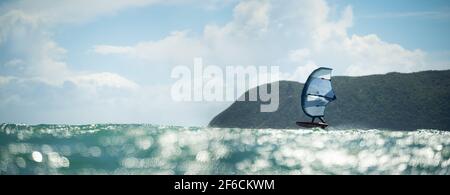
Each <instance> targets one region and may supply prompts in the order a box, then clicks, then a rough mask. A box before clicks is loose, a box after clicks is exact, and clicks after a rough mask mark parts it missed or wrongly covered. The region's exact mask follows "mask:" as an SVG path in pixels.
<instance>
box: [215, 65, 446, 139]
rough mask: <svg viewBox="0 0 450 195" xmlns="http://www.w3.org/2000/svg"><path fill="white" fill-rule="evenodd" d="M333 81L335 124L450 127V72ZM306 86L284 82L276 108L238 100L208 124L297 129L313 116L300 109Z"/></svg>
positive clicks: (330, 116) (328, 115)
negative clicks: (270, 109) (267, 110)
mask: <svg viewBox="0 0 450 195" xmlns="http://www.w3.org/2000/svg"><path fill="white" fill-rule="evenodd" d="M332 83H333V88H334V90H335V93H336V96H337V100H336V101H334V102H332V103H330V104H329V106H328V107H327V109H326V111H325V119H326V121H327V122H328V123H329V124H330V126H332V127H336V128H339V127H342V128H367V129H369V128H378V129H392V130H415V129H441V130H450V102H449V101H450V70H447V71H425V72H417V73H408V74H402V73H389V74H385V75H371V76H362V77H346V76H336V77H333V79H332ZM302 88H303V84H301V83H297V82H291V81H280V82H279V89H280V91H279V92H280V104H279V108H278V110H277V111H276V112H270V113H262V112H260V104H261V102H260V101H257V102H250V101H243V102H234V103H233V104H232V105H231V106H230V107H228V108H227V109H226V110H224V111H223V112H222V113H220V114H218V115H217V116H216V117H214V118H213V120H212V121H211V122H210V124H209V125H210V126H213V127H239V128H298V127H297V126H296V125H295V122H296V121H308V120H310V119H309V118H308V117H306V116H305V115H304V114H303V112H302V110H301V108H300V95H301V90H302ZM251 90H257V88H254V89H251ZM246 93H247V94H248V92H246Z"/></svg>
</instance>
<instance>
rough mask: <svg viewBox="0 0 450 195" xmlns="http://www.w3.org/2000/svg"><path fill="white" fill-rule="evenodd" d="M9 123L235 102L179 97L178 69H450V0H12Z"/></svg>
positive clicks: (7, 30) (5, 4)
mask: <svg viewBox="0 0 450 195" xmlns="http://www.w3.org/2000/svg"><path fill="white" fill-rule="evenodd" d="M0 26H1V28H0V97H1V100H0V110H1V111H0V122H20V123H103V122H124V123H127V122H137V123H158V124H179V125H206V124H207V122H208V121H209V120H210V119H211V118H212V117H213V116H214V115H215V114H216V113H218V112H220V111H221V110H223V109H224V108H226V106H228V105H229V104H230V102H200V103H196V102H185V103H179V102H173V101H172V100H171V98H170V93H169V91H170V87H171V85H172V84H173V82H174V80H173V79H172V78H170V72H171V70H172V69H173V68H174V67H175V66H176V65H188V66H189V65H192V60H193V58H194V57H202V58H203V59H204V62H205V63H206V65H209V64H214V65H218V66H220V67H224V66H235V65H254V66H269V65H277V66H280V69H281V71H282V72H283V74H282V78H281V79H285V80H294V81H299V82H304V80H305V79H306V76H307V75H308V74H309V73H310V72H311V70H312V69H314V68H317V67H319V66H329V67H332V68H333V69H334V74H335V75H350V76H359V75H369V74H383V73H387V72H393V71H396V72H416V71H422V70H443V69H449V68H450V39H449V36H448V35H449V34H450V2H449V1H447V0H427V1H425V0H396V1H388V0H377V1H369V0H367V1H365V0H328V1H327V0H292V1H285V2H283V4H281V3H280V1H271V0H262V1H254V0H250V1H237V0H227V1H220V0H211V1H200V0H188V1H179V0H170V1H160V0H128V1H126V0H115V1H107V0H97V1H89V0H64V1H57V2H55V1H52V0H41V1H31V0H18V1H2V2H0Z"/></svg>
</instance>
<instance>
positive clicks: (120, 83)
mask: <svg viewBox="0 0 450 195" xmlns="http://www.w3.org/2000/svg"><path fill="white" fill-rule="evenodd" d="M68 80H69V81H72V82H73V83H75V84H77V85H78V86H83V87H111V88H119V89H138V88H139V85H138V84H136V83H134V82H133V81H130V80H128V79H125V78H123V77H122V76H120V75H118V74H114V73H110V72H101V73H92V74H84V75H79V76H74V77H71V78H69V79H68Z"/></svg>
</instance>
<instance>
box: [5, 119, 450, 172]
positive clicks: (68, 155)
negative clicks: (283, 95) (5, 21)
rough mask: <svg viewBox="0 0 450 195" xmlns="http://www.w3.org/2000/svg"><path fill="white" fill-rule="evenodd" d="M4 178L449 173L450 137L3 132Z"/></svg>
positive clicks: (51, 129) (133, 128)
mask: <svg viewBox="0 0 450 195" xmlns="http://www.w3.org/2000/svg"><path fill="white" fill-rule="evenodd" d="M0 173H1V174H449V173H450V132H444V131H437V130H418V131H413V132H399V131H381V130H357V129H349V130H333V129H331V130H329V131H320V130H275V129H219V128H205V127H189V128H188V127H177V126H157V125H113V124H102V125H35V126H29V125H15V124H2V125H1V126H0Z"/></svg>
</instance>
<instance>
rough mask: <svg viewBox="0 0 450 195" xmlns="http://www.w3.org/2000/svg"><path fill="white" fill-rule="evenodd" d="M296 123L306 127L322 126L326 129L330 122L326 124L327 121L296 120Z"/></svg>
mask: <svg viewBox="0 0 450 195" xmlns="http://www.w3.org/2000/svg"><path fill="white" fill-rule="evenodd" d="M296 124H297V125H298V126H300V127H304V128H314V127H320V128H322V129H325V128H327V127H328V124H326V123H311V122H296Z"/></svg>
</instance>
